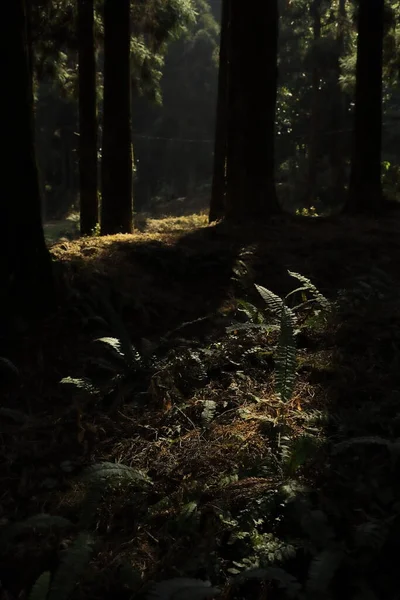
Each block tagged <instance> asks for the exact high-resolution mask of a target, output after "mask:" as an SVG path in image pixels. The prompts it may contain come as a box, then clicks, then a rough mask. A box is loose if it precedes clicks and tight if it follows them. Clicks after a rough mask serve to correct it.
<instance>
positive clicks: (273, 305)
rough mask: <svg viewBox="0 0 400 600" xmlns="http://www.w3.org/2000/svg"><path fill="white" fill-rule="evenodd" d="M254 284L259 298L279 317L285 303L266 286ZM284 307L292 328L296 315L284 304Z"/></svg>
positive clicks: (294, 324)
mask: <svg viewBox="0 0 400 600" xmlns="http://www.w3.org/2000/svg"><path fill="white" fill-rule="evenodd" d="M254 285H255V287H256V290H257V291H258V293H259V294H260V296H261V298H262V299H263V300H264V302H265V303H266V305H267V307H268V309H269V310H270V311H271V312H272V314H273V315H274V316H275V317H276V318H278V319H281V318H282V311H283V307H284V306H285V303H284V301H283V300H282V298H280V297H279V296H277V295H276V294H274V293H273V292H271V290H268V289H267V288H265V287H262V286H261V285H257V284H254ZM285 308H286V314H287V318H288V319H289V320H290V322H291V324H292V326H293V328H294V327H295V326H296V324H297V317H296V315H295V313H294V312H293V311H292V310H291V309H290V308H289V307H288V306H285Z"/></svg>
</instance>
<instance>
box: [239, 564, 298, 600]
mask: <svg viewBox="0 0 400 600" xmlns="http://www.w3.org/2000/svg"><path fill="white" fill-rule="evenodd" d="M249 579H259V580H262V581H276V582H277V583H278V586H279V587H280V588H282V589H284V590H285V592H286V594H287V596H288V598H297V597H298V594H299V592H300V590H301V585H300V583H299V582H298V581H297V579H296V578H295V577H293V575H291V574H290V573H288V572H287V571H285V570H284V569H281V568H279V567H267V568H266V569H249V570H248V571H243V573H240V574H239V575H237V576H236V577H235V579H234V580H233V583H244V582H246V581H248V580H249Z"/></svg>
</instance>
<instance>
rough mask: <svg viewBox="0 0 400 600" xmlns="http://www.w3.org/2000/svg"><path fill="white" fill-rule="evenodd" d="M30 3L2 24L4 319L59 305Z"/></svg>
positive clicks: (15, 7)
mask: <svg viewBox="0 0 400 600" xmlns="http://www.w3.org/2000/svg"><path fill="white" fill-rule="evenodd" d="M27 27H28V16H27V4H26V2H25V0H13V2H11V3H10V5H9V7H8V12H7V19H3V20H2V26H0V28H1V32H0V33H1V35H0V38H1V40H2V42H1V43H2V47H1V48H0V57H1V58H0V61H1V72H2V81H3V86H4V89H6V90H8V91H7V93H5V94H3V109H2V111H1V113H0V120H1V125H0V128H1V133H2V143H3V146H4V148H5V152H4V154H3V157H2V160H1V162H0V165H1V167H0V168H1V175H2V177H1V181H2V187H1V201H2V211H1V214H2V222H3V229H2V235H1V238H0V239H1V243H2V246H3V247H2V248H1V251H0V264H1V269H0V270H1V281H2V284H1V291H0V300H1V304H2V311H1V314H2V316H4V318H5V325H6V326H7V325H8V324H9V322H8V320H9V318H10V316H11V315H13V316H16V317H23V318H30V317H34V318H35V317H37V316H41V315H43V314H46V313H47V312H48V311H49V310H51V308H53V306H54V287H53V277H52V267H51V258H50V254H49V252H48V249H47V247H46V243H45V239H44V232H43V225H42V217H41V212H42V206H41V197H40V187H39V178H38V170H37V164H36V156H35V146H34V119H33V87H32V72H31V63H32V60H31V57H30V53H29V48H28V31H27Z"/></svg>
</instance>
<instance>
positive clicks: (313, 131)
mask: <svg viewBox="0 0 400 600" xmlns="http://www.w3.org/2000/svg"><path fill="white" fill-rule="evenodd" d="M310 14H311V17H312V29H313V43H314V44H313V67H312V73H311V83H312V105H311V119H310V138H309V142H308V172H307V183H306V192H305V196H304V204H305V206H307V207H310V206H312V205H313V203H314V200H315V196H316V193H317V174H318V160H319V156H320V139H321V138H320V135H321V131H320V127H321V89H320V88H321V73H320V68H319V64H318V61H319V52H318V43H319V42H320V40H321V0H313V2H312V3H311V6H310Z"/></svg>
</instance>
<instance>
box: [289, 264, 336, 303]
mask: <svg viewBox="0 0 400 600" xmlns="http://www.w3.org/2000/svg"><path fill="white" fill-rule="evenodd" d="M288 273H289V275H290V276H291V277H294V278H295V279H297V280H298V281H300V283H302V284H303V287H305V288H306V289H307V290H308V291H309V292H310V293H311V294H312V295H313V296H314V298H315V300H316V301H317V302H318V303H319V304H320V305H321V306H322V308H324V309H325V310H329V309H330V308H331V303H330V302H329V300H328V299H327V298H325V296H324V295H323V294H321V292H320V291H319V290H318V289H317V288H316V287H315V285H314V284H313V283H311V281H310V280H309V279H308V278H307V277H305V276H304V275H300V273H295V272H294V271H288Z"/></svg>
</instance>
